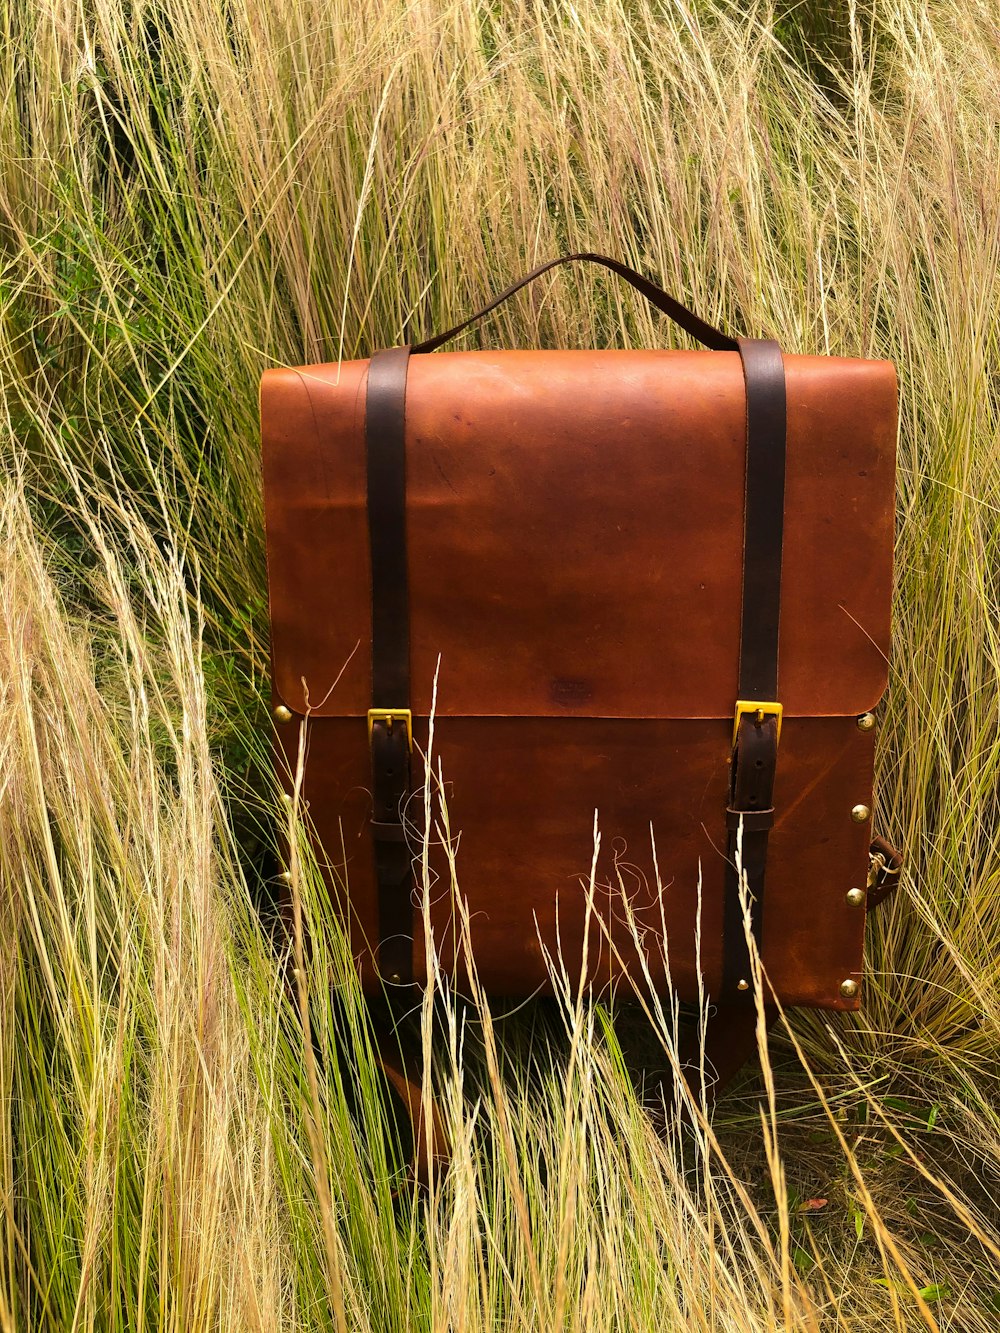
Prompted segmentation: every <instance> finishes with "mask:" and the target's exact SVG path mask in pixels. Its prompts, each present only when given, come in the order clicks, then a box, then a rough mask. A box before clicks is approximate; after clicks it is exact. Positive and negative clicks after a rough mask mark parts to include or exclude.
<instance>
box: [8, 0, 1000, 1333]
mask: <svg viewBox="0 0 1000 1333" xmlns="http://www.w3.org/2000/svg"><path fill="white" fill-rule="evenodd" d="M998 37H1000V25H998V20H997V15H996V12H995V7H994V6H993V5H992V3H990V2H989V0H967V3H963V4H957V3H948V2H942V3H934V4H926V3H918V2H917V0H875V3H874V4H873V5H872V6H871V7H870V8H864V9H862V8H860V7H856V6H854V5H853V4H851V5H848V6H847V7H845V8H844V10H843V12H841V11H839V10H838V11H837V14H836V15H835V16H834V15H833V14H832V13H830V12H828V11H827V10H826V9H824V8H821V7H819V6H805V7H804V8H801V7H800V8H798V9H792V8H791V7H790V6H782V7H780V8H779V9H778V10H777V11H775V10H774V9H772V8H769V7H768V6H766V5H755V6H750V7H746V6H739V5H736V4H735V3H724V2H722V0H716V2H715V3H709V2H707V0H706V2H704V3H703V2H702V0H697V3H695V2H693V0H692V3H688V4H684V3H675V4H674V3H672V4H667V3H662V4H653V3H650V0H610V2H609V3H605V2H604V0H600V2H598V0H575V3H573V4H570V3H569V0H555V2H554V3H544V4H543V3H529V2H528V0H521V2H520V3H510V4H499V3H487V2H486V0H436V2H434V3H431V2H430V0H411V2H410V3H407V4H405V5H404V4H402V3H400V2H399V0H392V2H391V3H390V0H378V2H377V3H374V4H372V5H368V6H357V5H347V4H346V3H343V0H323V3H320V2H319V0H294V2H289V3H281V4H277V3H276V4H270V5H261V6H251V5H247V4H245V3H242V0H227V3H223V2H222V0H162V3H159V4H156V5H152V6H143V5H139V4H133V3H127V0H89V2H88V3H87V4H86V5H84V4H81V3H79V2H78V0H60V3H56V2H55V0H33V2H32V3H30V4H29V3H28V0H11V3H10V4H8V5H7V6H6V8H4V9H3V11H2V12H0V82H2V94H3V95H2V96H0V237H2V246H3V250H2V267H0V403H2V416H0V438H2V449H3V457H4V463H5V472H4V483H3V489H2V494H0V687H2V690H3V708H2V709H0V882H2V896H0V919H2V923H3V925H2V931H3V933H2V939H3V942H4V948H3V950H2V953H0V1089H2V1107H3V1114H2V1116H0V1191H2V1194H0V1329H2V1330H4V1331H5V1333H6V1331H7V1330H14V1329H17V1330H22V1329H30V1330H35V1329H55V1330H63V1329H101V1330H104V1329H111V1330H117V1329H128V1330H133V1329H140V1330H154V1329H178V1330H179V1329H184V1330H197V1329H202V1328H204V1329H209V1328H211V1329H216V1328H227V1329H228V1328H232V1329H243V1328H251V1329H268V1330H270V1329H297V1328H310V1329H311V1328H326V1327H331V1328H337V1329H345V1328H346V1329H362V1328H372V1329H379V1330H381V1329H391V1328H410V1327H428V1328H435V1329H438V1328H440V1329H444V1328H456V1329H458V1328H461V1329H477V1328H481V1329H483V1330H493V1329H498V1328H511V1329H514V1328H518V1329H520V1328H535V1327H537V1328H546V1329H548V1328H554V1327H557V1326H558V1327H564V1328H572V1329H581V1330H582V1329H598V1328H600V1329H604V1328H608V1327H616V1328H617V1327H623V1328H635V1329H646V1328H649V1329H654V1328H655V1329H662V1328H678V1329H680V1328H684V1329H687V1328H689V1327H694V1328H704V1329H706V1330H707V1329H712V1330H715V1329H720V1330H751V1329H753V1330H756V1329H775V1330H779V1329H780V1330H791V1329H800V1328H801V1329H822V1330H825V1329H832V1328H839V1327H844V1328H852V1329H858V1330H862V1329H882V1328H884V1327H892V1328H894V1329H910V1328H924V1327H927V1328H941V1329H961V1330H970V1331H971V1333H978V1331H979V1330H982V1331H983V1333H985V1331H986V1330H992V1329H994V1328H996V1327H997V1325H998V1323H1000V1280H998V1278H997V1271H998V1258H1000V1255H998V1248H997V1247H998V1244H1000V1218H998V1212H997V1205H996V1192H997V1189H998V1181H1000V1116H998V1112H997V1105H998V1090H1000V1089H998V1083H1000V1079H998V1075H997V1069H998V1059H1000V985H998V982H1000V950H998V949H997V936H998V931H1000V852H998V850H997V849H998V846H1000V780H998V774H1000V596H998V570H1000V467H998V459H1000V440H998V420H997V415H998V380H997V374H996V366H997V353H998V346H997V343H998V339H997V329H998V324H997V318H996V314H995V312H996V310H997V309H998V308H1000V300H998V298H1000V290H998V289H1000V277H998V274H1000V204H998V200H1000V188H998V187H1000V137H998V135H997V132H996V126H997V123H998V120H1000V60H998V56H1000V49H998V47H1000V42H998ZM810 45H812V46H814V47H816V49H815V50H812V51H810ZM567 250H598V251H605V252H607V253H612V254H615V255H617V256H619V257H620V258H622V259H623V260H625V261H626V262H629V263H631V264H633V265H635V266H636V267H638V268H640V269H643V270H645V271H648V272H650V273H652V274H654V275H657V276H658V277H660V278H661V279H662V281H663V283H664V285H665V286H666V287H667V288H668V289H670V290H672V291H673V292H674V293H675V294H676V295H677V296H678V297H680V298H681V299H685V300H687V301H688V302H690V303H691V304H692V305H693V306H694V307H695V308H696V309H698V310H699V312H700V313H701V314H702V315H703V316H704V317H705V318H707V319H710V320H713V321H715V322H718V323H720V324H722V325H723V326H725V327H727V328H731V329H738V330H744V331H747V332H751V333H762V332H764V331H768V332H771V333H773V334H775V335H776V336H778V337H779V338H780V339H781V342H782V345H783V346H784V347H786V348H787V349H788V350H790V351H816V352H829V353H835V354H836V353H839V354H847V355H871V356H878V357H883V356H884V357H890V358H891V359H893V360H894V361H895V362H896V363H897V366H898V368H899V377H900V387H901V431H900V453H899V487H898V496H899V505H898V515H899V524H898V544H897V597H896V635H895V647H894V656H893V660H892V662H891V664H890V667H891V686H890V694H889V697H888V699H887V701H886V703H885V705H884V707H883V710H882V726H881V742H880V768H879V790H878V797H877V811H876V813H877V822H878V825H879V827H880V828H882V829H884V830H885V831H886V832H887V833H888V834H889V835H890V836H891V837H892V838H893V839H894V840H895V841H897V842H899V843H901V844H904V845H905V846H906V848H907V852H908V857H909V860H908V866H907V871H906V874H905V876H904V878H903V882H902V886H901V890H900V893H899V894H898V896H897V898H896V900H895V901H894V903H893V904H892V906H891V907H889V908H888V910H887V911H885V912H884V913H883V914H882V915H880V916H879V917H878V918H877V919H876V920H874V921H873V922H872V925H871V928H870V934H869V980H868V982H866V993H867V999H866V1005H865V1009H864V1011H863V1013H862V1014H861V1015H860V1017H859V1018H858V1019H856V1020H852V1021H850V1022H839V1021H838V1022H837V1023H836V1024H832V1023H830V1022H829V1021H828V1019H827V1018H826V1017H825V1016H817V1015H798V1016H795V1018H794V1022H793V1024H792V1026H791V1028H790V1029H784V1030H782V1031H780V1032H779V1033H778V1034H777V1036H776V1037H775V1039H774V1040H773V1041H772V1045H771V1054H770V1058H769V1059H765V1061H764V1070H763V1077H762V1076H761V1075H760V1074H759V1073H757V1074H753V1073H751V1074H749V1075H748V1077H747V1079H746V1080H745V1081H744V1083H743V1084H742V1085H741V1087H738V1088H737V1089H735V1091H734V1093H733V1095H732V1096H731V1097H729V1098H727V1099H726V1101H725V1102H724V1103H723V1104H722V1106H721V1107H720V1108H719V1111H718V1112H717V1114H716V1115H715V1117H714V1119H713V1120H711V1121H708V1120H706V1119H705V1118H704V1117H703V1116H699V1113H698V1108H697V1107H692V1108H691V1116H690V1118H691V1119H693V1121H694V1127H692V1128H689V1129H688V1130H685V1131H682V1130H680V1129H677V1130H676V1131H675V1132H673V1133H668V1134H666V1135H665V1136H664V1137H663V1138H662V1139H661V1138H659V1137H658V1136H657V1135H656V1133H655V1132H654V1129H653V1127H652V1125H651V1122H650V1120H649V1118H648V1117H647V1115H646V1114H645V1112H644V1110H643V1108H642V1105H641V1100H640V1098H639V1096H637V1093H636V1090H635V1087H634V1086H633V1085H634V1081H635V1079H636V1077H637V1072H638V1071H639V1070H640V1069H641V1068H642V1067H643V1065H650V1066H656V1065H659V1066H660V1067H661V1068H662V1067H669V1063H670V1054H671V1050H672V1048H673V1041H674V1016H673V1014H672V1013H671V1011H670V1009H669V1006H667V1007H666V1008H665V1009H664V1010H663V1011H653V1012H651V1013H649V1014H648V1015H643V1014H641V1013H640V1014H638V1015H636V1014H635V1013H632V1014H629V1013H617V1012H616V1013H614V1014H610V1013H609V1012H608V1011H607V1010H606V1009H605V1008H602V1007H592V1006H589V1005H587V1004H586V1003H583V1002H582V1000H581V998H580V997H578V996H576V995H574V994H570V993H566V994H564V995H563V996H562V997H561V1000H560V1002H559V1003H557V1004H556V1005H555V1006H554V1007H553V1008H552V1010H551V1011H549V1012H542V1011H535V1012H534V1013H529V1014H522V1015H519V1016H517V1017H514V1018H501V1017H500V1016H499V1015H491V1013H490V1010H489V1007H488V1005H487V1003H486V1001H485V999H484V998H483V997H481V996H479V997H477V1000H476V1002H475V1003H473V1004H471V1005H459V1004H458V1003H457V1002H456V1001H454V1000H453V999H452V998H451V997H449V996H448V994H447V993H446V991H445V990H444V989H443V988H440V987H439V988H438V991H437V993H436V994H434V995H431V996H429V997H428V1000H427V1002H426V1004H425V1007H424V1011H423V1014H422V1015H421V1016H419V1017H415V1018H414V1023H413V1027H414V1033H415V1035H416V1036H417V1037H419V1038H421V1039H422V1040H423V1043H424V1047H425V1051H430V1050H431V1049H432V1050H433V1061H431V1062H428V1070H427V1075H426V1077H427V1078H428V1079H430V1078H431V1077H433V1079H434V1081H435V1086H436V1090H437V1093H438V1097H439V1101H440V1104H441V1106H442V1108H443V1111H444V1114H445V1116H446V1118H447V1121H448V1124H449V1129H450V1135H451V1139H452V1143H453V1146H454V1163H453V1166H452V1169H451V1171H450V1172H449V1173H448V1174H447V1176H439V1177H437V1178H435V1180H434V1182H433V1185H432V1188H431V1190H430V1191H429V1193H428V1194H427V1195H418V1194H416V1193H414V1192H413V1191H412V1190H410V1189H408V1188H407V1184H406V1177H405V1173H404V1171H403V1168H402V1150H401V1147H400V1145H399V1143H398V1142H397V1141H396V1134H395V1123H394V1120H393V1117H392V1116H391V1114H390V1113H389V1110H388V1108H387V1107H386V1105H385V1104H384V1102H383V1099H382V1098H381V1096H380V1093H379V1088H380V1081H379V1075H378V1069H377V1065H376V1062H375V1059H374V1054H373V1047H372V1039H371V1033H370V1030H369V1027H368V1024H367V1019H366V1015H365V1011H364V1007H363V1005H362V1004H361V1001H360V997H359V996H358V994H357V990H356V987H355V985H354V983H353V980H352V973H351V970H350V967H349V965H348V962H347V960H346V959H345V957H344V949H343V941H342V939H341V938H340V936H339V934H338V932H337V929H336V923H335V921H333V920H332V919H331V917H330V912H329V909H328V907H327V906H326V905H325V904H324V902H323V900H322V896H321V895H320V894H319V893H318V892H317V881H316V875H315V873H314V869H313V867H312V866H311V865H310V863H309V859H308V856H307V855H306V852H305V848H304V844H299V843H297V844H296V845H297V846H298V845H301V846H302V851H301V854H300V855H299V857H298V859H297V860H296V862H295V864H294V866H293V881H294V891H295V900H296V903H297V906H298V911H299V913H300V919H301V923H302V929H303V930H304V931H305V932H307V934H308V937H309V940H310V947H309V948H308V949H306V948H305V947H304V946H303V945H302V944H301V942H300V941H301V938H302V937H301V936H300V937H299V942H297V941H293V943H292V945H291V946H289V950H290V956H288V957H286V956H284V955H282V954H280V953H277V954H276V953H275V951H274V950H273V949H272V947H271V944H270V942H269V940H268V938H267V936H266V934H265V933H264V932H263V931H262V930H261V928H260V926H259V925H258V922H257V917H256V913H255V911H254V905H253V902H252V896H253V894H254V892H256V890H257V888H258V885H257V882H256V881H257V879H258V878H259V875H260V867H261V865H262V864H264V863H265V860H266V852H267V848H268V845H269V844H270V843H271V842H273V840H274V837H275V830H276V828H277V825H278V822H279V818H283V817H284V816H280V817H279V815H278V814H277V813H276V811H277V810H278V809H279V808H280V807H279V806H278V803H277V802H276V800H275V799H274V793H273V791H272V790H271V787H270V785H269V784H268V782H267V778H266V762H265V756H266V746H267V722H266V716H264V715H263V713H262V710H261V707H260V700H261V698H262V697H263V694H264V690H265V672H266V661H267V657H266V609H265V603H264V595H263V593H264V568H263V556H262V529H261V505H260V489H259V474H258V466H257V443H256V432H257V425H256V406H257V405H256V383H257V379H258V376H259V372H260V370H261V369H262V368H263V366H265V365H268V364H298V363H301V362H304V361H315V360H321V359H336V358H337V356H338V355H344V356H353V355H355V354H362V355H365V354H367V352H368V351H369V350H370V349H371V348H372V347H374V346H377V345H380V344H382V345H385V344H388V343H391V342H395V341H398V340H399V339H400V338H401V337H403V336H404V335H405V336H408V337H412V336H416V335H417V334H420V333H427V332H429V331H430V330H431V329H433V328H436V327H442V326H444V325H445V323H447V322H449V321H451V320H453V319H455V318H458V317H459V316H460V315H461V314H462V313H463V312H465V311H468V310H469V309H471V308H473V307H475V306H476V305H477V304H478V303H480V302H481V300H482V299H483V298H485V296H486V295H487V294H488V293H490V292H492V291H495V290H497V289H498V288H499V287H501V286H503V285H504V284H505V283H506V282H507V281H508V280H509V279H511V278H512V277H514V276H516V275H517V274H519V273H521V272H522V271H524V270H525V269H527V268H528V267H529V266H530V265H531V264H532V263H534V262H536V261H537V260H540V259H543V258H547V257H549V256H551V255H555V254H557V253H559V252H562V251H567ZM476 336H481V337H483V338H489V339H491V340H495V341H498V342H502V343H503V344H505V345H510V346H513V345H530V344H534V345H542V344H559V345H565V346H573V345H581V344H611V343H613V344H617V345H623V346H626V345H633V346H638V345H650V346H656V345H662V344H663V342H664V340H665V339H666V338H668V337H672V336H673V334H672V333H671V332H668V330H667V329H666V327H665V326H664V325H663V324H661V323H660V322H659V321H657V320H656V319H655V318H654V317H653V316H652V315H651V314H650V312H648V311H647V310H646V309H645V308H643V307H642V306H641V305H640V303H639V302H637V301H633V300H632V298H631V297H630V296H628V295H626V294H623V293H622V292H620V291H619V290H618V289H617V288H615V287H614V286H613V285H612V283H611V281H610V280H607V281H606V280H605V279H603V278H600V277H596V278H595V276H594V275H593V274H590V273H585V272H584V273H580V274H571V273H565V272H564V273H562V274H561V275H559V276H554V277H553V278H552V279H551V281H550V282H549V284H548V285H546V284H541V286H540V287H538V286H536V288H535V290H534V291H533V293H532V294H531V295H527V294H526V295H525V296H523V297H521V298H518V300H517V301H515V302H513V303H511V304H510V306H509V307H506V308H505V310H504V312H502V313H500V314H498V315H497V316H495V317H494V318H493V319H492V320H491V322H490V324H489V326H488V328H487V329H486V330H484V331H483V332H482V333H481V334H480V335H476ZM456 876H457V880H458V883H459V884H460V881H461V858H460V856H459V857H458V859H457V862H456ZM556 961H558V960H556ZM290 973H291V976H290V975H289V974H290ZM289 981H291V983H292V984H288V983H289ZM331 983H332V984H331ZM303 1019H307V1022H306V1023H304V1022H303ZM304 1031H308V1032H309V1034H310V1039H309V1040H308V1041H306V1040H304V1038H303V1032H304ZM432 1039H433V1040H432ZM800 1057H801V1058H800ZM394 1188H397V1189H398V1196H397V1197H396V1198H395V1199H394V1197H393V1189H394ZM816 1197H823V1198H826V1199H828V1203H827V1204H826V1205H825V1207H823V1208H822V1209H810V1208H808V1207H806V1205H807V1204H808V1201H809V1200H810V1199H813V1198H816Z"/></svg>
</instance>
